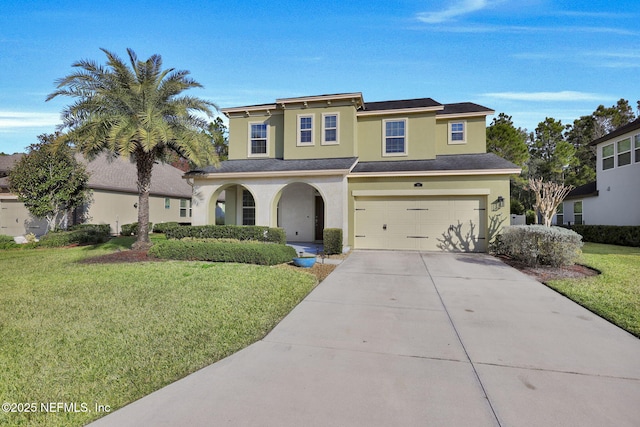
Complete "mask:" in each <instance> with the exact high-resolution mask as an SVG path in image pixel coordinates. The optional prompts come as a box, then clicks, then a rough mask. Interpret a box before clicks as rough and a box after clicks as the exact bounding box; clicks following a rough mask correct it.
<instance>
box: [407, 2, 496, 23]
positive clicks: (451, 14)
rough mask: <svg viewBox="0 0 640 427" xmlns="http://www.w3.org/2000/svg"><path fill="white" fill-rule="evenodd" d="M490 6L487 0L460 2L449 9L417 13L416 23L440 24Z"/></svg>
mask: <svg viewBox="0 0 640 427" xmlns="http://www.w3.org/2000/svg"><path fill="white" fill-rule="evenodd" d="M488 6H490V2H489V1H488V0H461V1H459V2H457V3H455V4H453V5H451V6H449V8H447V9H444V10H441V11H438V12H421V13H418V15H417V19H418V21H421V22H424V23H426V24H441V23H443V22H447V21H450V20H452V19H455V18H457V17H458V16H460V15H466V14H469V13H472V12H476V11H478V10H482V9H485V8H486V7H488Z"/></svg>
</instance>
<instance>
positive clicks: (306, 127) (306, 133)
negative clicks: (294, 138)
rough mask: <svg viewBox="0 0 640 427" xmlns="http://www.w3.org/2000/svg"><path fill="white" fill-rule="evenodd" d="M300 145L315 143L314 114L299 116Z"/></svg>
mask: <svg viewBox="0 0 640 427" xmlns="http://www.w3.org/2000/svg"><path fill="white" fill-rule="evenodd" d="M298 145H313V116H302V115H301V116H298Z"/></svg>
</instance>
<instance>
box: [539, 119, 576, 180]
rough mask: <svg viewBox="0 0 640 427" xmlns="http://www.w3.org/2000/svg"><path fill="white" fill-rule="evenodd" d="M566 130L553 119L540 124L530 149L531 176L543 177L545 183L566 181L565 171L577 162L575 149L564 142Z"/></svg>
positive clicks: (558, 121) (560, 123)
mask: <svg viewBox="0 0 640 427" xmlns="http://www.w3.org/2000/svg"><path fill="white" fill-rule="evenodd" d="M565 130H567V126H565V125H563V124H562V122H561V121H560V120H555V119H554V118H551V117H547V118H546V119H545V120H544V122H540V123H539V124H538V127H536V130H535V137H534V138H533V139H532V141H531V147H530V150H531V161H530V162H529V174H530V176H535V177H542V178H544V180H545V181H554V182H559V181H560V182H561V181H563V180H564V177H563V174H564V171H565V169H566V168H568V167H570V166H572V165H573V164H575V162H576V159H575V157H574V155H575V152H576V150H575V148H574V147H573V146H572V145H571V144H570V143H568V142H567V141H565V140H564V132H565Z"/></svg>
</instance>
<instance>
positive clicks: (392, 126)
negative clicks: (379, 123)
mask: <svg viewBox="0 0 640 427" xmlns="http://www.w3.org/2000/svg"><path fill="white" fill-rule="evenodd" d="M383 126H384V141H383V143H384V147H383V155H385V156H402V155H406V154H407V120H406V119H403V120H384V121H383Z"/></svg>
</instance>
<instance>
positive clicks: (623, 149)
mask: <svg viewBox="0 0 640 427" xmlns="http://www.w3.org/2000/svg"><path fill="white" fill-rule="evenodd" d="M630 163H631V138H627V139H623V140H622V141H618V166H624V165H628V164H630Z"/></svg>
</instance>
